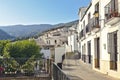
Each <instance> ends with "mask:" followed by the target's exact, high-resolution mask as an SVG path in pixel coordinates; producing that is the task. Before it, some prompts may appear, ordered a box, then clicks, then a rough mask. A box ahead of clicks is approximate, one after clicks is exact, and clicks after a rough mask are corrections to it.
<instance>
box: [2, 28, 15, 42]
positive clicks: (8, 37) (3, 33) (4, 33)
mask: <svg viewBox="0 0 120 80" xmlns="http://www.w3.org/2000/svg"><path fill="white" fill-rule="evenodd" d="M13 38H14V37H13V36H10V35H9V34H7V33H6V32H5V31H3V30H1V29H0V40H6V39H13Z"/></svg>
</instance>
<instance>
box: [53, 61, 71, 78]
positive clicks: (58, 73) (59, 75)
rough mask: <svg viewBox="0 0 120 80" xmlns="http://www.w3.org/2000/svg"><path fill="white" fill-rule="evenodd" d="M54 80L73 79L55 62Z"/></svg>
mask: <svg viewBox="0 0 120 80" xmlns="http://www.w3.org/2000/svg"><path fill="white" fill-rule="evenodd" d="M53 80H71V79H70V78H69V77H68V76H67V75H66V74H65V73H64V72H63V71H62V70H61V69H60V68H59V67H58V66H57V65H56V64H55V63H53Z"/></svg>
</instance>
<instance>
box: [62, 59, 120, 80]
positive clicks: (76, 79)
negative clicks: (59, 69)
mask: <svg viewBox="0 0 120 80" xmlns="http://www.w3.org/2000/svg"><path fill="white" fill-rule="evenodd" d="M66 64H67V65H66ZM63 71H64V72H65V73H66V74H67V75H68V76H69V77H70V78H71V79H72V80H120V79H115V78H113V77H110V76H108V75H106V74H101V73H99V72H96V71H94V70H92V69H91V68H89V67H88V66H87V65H86V64H85V63H83V62H82V61H78V60H66V61H64V65H63Z"/></svg>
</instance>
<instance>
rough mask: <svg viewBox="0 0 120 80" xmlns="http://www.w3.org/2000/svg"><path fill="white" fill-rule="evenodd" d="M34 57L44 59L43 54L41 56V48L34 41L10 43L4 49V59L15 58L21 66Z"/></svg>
mask: <svg viewBox="0 0 120 80" xmlns="http://www.w3.org/2000/svg"><path fill="white" fill-rule="evenodd" d="M32 56H35V57H34V59H35V58H41V57H42V54H40V47H39V46H38V45H37V44H36V42H35V41H34V40H23V41H16V42H13V43H8V44H7V45H6V46H5V49H4V57H5V58H10V57H12V58H14V59H15V60H16V61H17V62H18V63H19V65H21V66H22V65H23V64H25V62H26V61H27V60H29V58H31V57H32ZM38 56H39V57H38Z"/></svg>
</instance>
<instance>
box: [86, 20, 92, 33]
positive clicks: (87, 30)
mask: <svg viewBox="0 0 120 80" xmlns="http://www.w3.org/2000/svg"><path fill="white" fill-rule="evenodd" d="M91 27H92V19H90V21H89V22H88V24H87V25H86V33H89V32H90V31H91Z"/></svg>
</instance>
